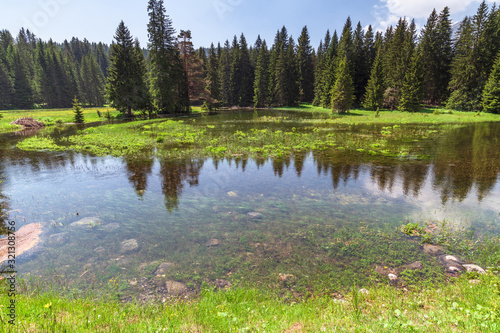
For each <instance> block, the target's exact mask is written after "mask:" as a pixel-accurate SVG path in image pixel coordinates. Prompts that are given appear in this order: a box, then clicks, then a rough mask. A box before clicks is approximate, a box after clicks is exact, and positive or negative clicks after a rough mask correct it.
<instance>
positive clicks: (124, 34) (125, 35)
mask: <svg viewBox="0 0 500 333" xmlns="http://www.w3.org/2000/svg"><path fill="white" fill-rule="evenodd" d="M114 38H115V40H114V41H113V44H112V45H111V50H110V56H109V60H110V66H109V69H108V83H107V86H106V92H107V97H108V100H109V101H110V102H111V106H112V107H114V108H116V109H117V110H119V111H120V112H123V113H127V115H128V116H131V115H132V108H133V107H134V101H135V99H136V96H135V93H136V77H135V76H136V72H135V65H134V60H135V56H134V44H133V39H132V35H131V34H130V31H129V30H128V28H127V27H126V26H125V23H124V22H123V21H121V22H120V24H119V25H118V28H117V29H116V33H115V36H114Z"/></svg>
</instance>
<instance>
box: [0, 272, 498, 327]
mask: <svg viewBox="0 0 500 333" xmlns="http://www.w3.org/2000/svg"><path fill="white" fill-rule="evenodd" d="M2 285H5V283H2ZM499 286H500V280H499V278H498V277H497V276H495V275H493V274H491V273H487V274H484V275H481V276H476V277H474V280H473V281H472V282H471V280H470V277H468V276H465V275H464V276H462V277H460V278H458V279H455V280H454V283H451V284H440V283H438V284H436V285H435V286H432V287H426V288H420V289H409V290H403V289H396V288H394V287H393V286H391V285H389V284H388V283H384V284H379V285H377V286H373V287H369V288H366V289H365V291H364V292H360V291H359V290H358V288H356V287H354V288H352V291H351V292H349V293H346V294H343V295H339V294H336V295H322V296H316V297H309V298H303V299H290V298H283V297H282V295H278V294H276V293H273V292H272V291H270V292H264V291H262V290H259V289H255V288H240V287H235V288H233V289H231V290H213V289H210V288H206V289H203V291H202V292H201V293H200V295H199V296H198V297H196V298H193V299H190V300H181V299H172V300H167V301H166V302H165V303H154V304H147V305H141V304H137V303H127V304H120V303H119V302H116V301H112V300H95V299H93V298H92V297H88V298H83V299H74V298H72V297H64V296H60V295H58V293H57V292H56V291H53V292H46V293H43V294H33V293H27V294H20V295H18V296H17V297H16V304H17V309H16V312H17V313H16V314H17V318H16V326H8V325H9V324H7V323H6V320H7V316H6V314H7V313H6V308H5V305H6V304H7V302H8V301H9V299H8V298H7V297H6V295H7V293H4V292H2V293H0V304H2V305H3V306H2V307H0V321H1V322H2V324H1V326H0V327H1V329H2V331H4V332H7V331H8V332H47V331H52V332H64V331H68V332H498V330H499V329H500V311H499V306H498V304H499V303H500V296H499ZM3 288H5V286H4V287H3Z"/></svg>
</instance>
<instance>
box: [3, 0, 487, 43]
mask: <svg viewBox="0 0 500 333" xmlns="http://www.w3.org/2000/svg"><path fill="white" fill-rule="evenodd" d="M488 2H490V3H492V1H488ZM479 3H480V1H479V0H373V1H370V0H348V1H345V0H343V1H337V0H330V1H325V0H309V1H299V0H181V1H179V0H176V1H174V0H165V6H166V8H167V14H168V15H169V16H170V18H171V19H172V21H173V25H174V27H175V29H176V30H177V31H179V30H181V29H183V30H188V29H189V30H191V32H192V35H193V42H194V44H195V46H196V47H199V46H206V47H208V46H210V43H211V42H214V43H215V44H216V43H217V42H221V44H223V42H224V41H225V40H226V39H229V40H231V39H232V37H233V36H234V35H237V36H238V37H239V35H240V34H241V33H242V32H243V33H244V34H245V37H246V38H247V41H248V43H249V44H253V43H254V41H255V39H256V38H257V35H259V34H260V35H261V37H262V38H265V39H266V40H267V41H268V44H269V43H272V41H273V39H274V35H275V34H276V31H277V30H278V29H280V28H281V27H282V26H283V25H285V26H286V27H287V29H288V33H289V35H293V37H295V38H297V37H298V35H299V34H300V31H301V30H302V27H303V26H304V25H307V26H308V29H309V33H310V36H311V43H312V45H313V47H315V48H316V47H317V45H318V44H319V41H320V40H321V39H322V38H323V37H324V35H325V32H326V30H327V29H330V31H331V32H333V30H337V31H338V32H341V30H342V27H343V25H344V23H345V20H346V18H347V16H350V17H351V19H352V21H353V24H354V25H355V24H357V22H358V21H361V24H362V25H363V27H366V26H368V25H369V24H371V25H372V26H373V27H374V28H376V29H380V30H385V28H386V27H387V26H388V25H391V24H394V23H395V22H397V19H398V18H399V17H403V16H406V17H410V18H415V19H416V21H417V24H418V25H419V26H420V27H421V26H423V25H424V24H425V20H426V18H427V17H428V16H429V14H430V13H431V11H432V9H433V8H436V10H437V11H438V12H439V11H441V10H442V9H443V8H444V6H448V7H450V9H451V13H452V19H454V20H461V19H462V18H463V17H464V16H465V15H472V14H474V13H475V11H476V9H477V7H478V5H479ZM146 8H147V0H143V1H137V0H100V1H98V0H85V1H83V0H22V1H12V0H0V29H7V30H9V31H10V32H11V33H12V34H14V35H16V34H17V32H18V31H19V29H20V28H21V27H25V28H28V29H30V30H31V31H33V32H34V33H35V35H36V36H37V37H40V38H42V39H44V40H48V39H49V38H52V39H53V40H55V41H57V42H62V41H64V39H71V37H73V36H74V37H78V38H80V39H83V38H87V39H88V40H89V41H91V42H99V41H102V42H104V43H111V41H112V40H113V35H114V32H115V30H116V27H117V26H118V24H119V22H120V21H121V20H123V21H124V22H125V24H126V25H127V26H128V28H129V29H130V31H131V33H132V35H133V36H134V37H138V38H139V40H140V42H141V45H142V46H144V47H145V46H146V45H147V31H146V25H147V22H148V15H147V9H146Z"/></svg>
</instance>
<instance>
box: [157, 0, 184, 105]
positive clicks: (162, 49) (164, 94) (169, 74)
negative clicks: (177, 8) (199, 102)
mask: <svg viewBox="0 0 500 333" xmlns="http://www.w3.org/2000/svg"><path fill="white" fill-rule="evenodd" d="M148 15H149V23H148V37H149V45H148V50H149V56H150V59H149V60H150V61H149V64H150V91H151V97H152V101H153V105H154V108H155V109H156V110H158V112H160V113H174V112H189V94H188V89H187V74H186V72H185V69H184V66H183V63H182V61H181V59H180V53H179V50H178V49H177V47H176V45H175V29H174V28H173V27H172V21H171V20H170V18H169V17H168V15H167V14H166V10H165V7H164V2H163V0H149V2H148Z"/></svg>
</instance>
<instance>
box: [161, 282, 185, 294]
mask: <svg viewBox="0 0 500 333" xmlns="http://www.w3.org/2000/svg"><path fill="white" fill-rule="evenodd" d="M165 285H166V287H167V290H168V293H169V294H170V295H171V296H180V295H182V294H185V293H186V292H187V286H186V285H185V284H184V283H182V282H177V281H170V280H167V282H166V283H165Z"/></svg>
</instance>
